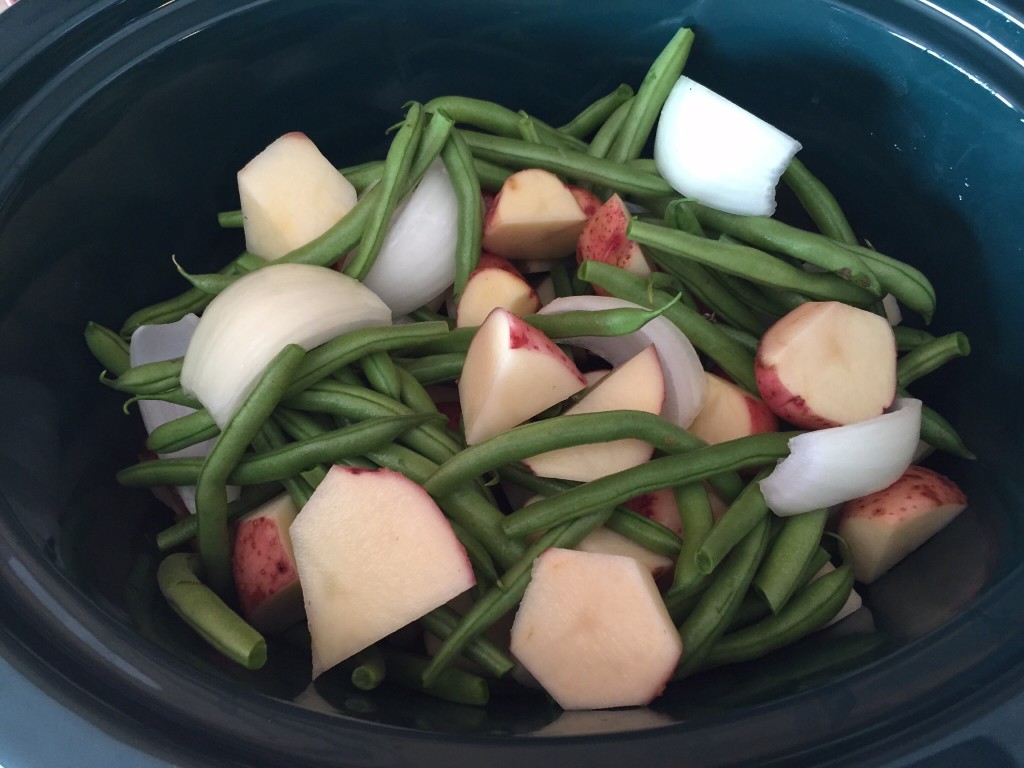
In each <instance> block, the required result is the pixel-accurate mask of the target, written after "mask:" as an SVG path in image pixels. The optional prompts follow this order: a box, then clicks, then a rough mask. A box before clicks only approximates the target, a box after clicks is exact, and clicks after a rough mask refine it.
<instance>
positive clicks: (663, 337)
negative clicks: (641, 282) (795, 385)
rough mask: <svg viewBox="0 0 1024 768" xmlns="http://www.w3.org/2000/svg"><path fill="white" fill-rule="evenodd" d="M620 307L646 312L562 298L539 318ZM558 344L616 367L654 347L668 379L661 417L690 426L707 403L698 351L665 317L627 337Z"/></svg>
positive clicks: (604, 299)
mask: <svg viewBox="0 0 1024 768" xmlns="http://www.w3.org/2000/svg"><path fill="white" fill-rule="evenodd" d="M621 307H634V308H636V309H645V308H644V307H641V306H639V305H638V304H633V303H632V302H629V301H623V300H622V299H614V298H612V297H610V296H563V297H562V298H558V299H555V300H554V301H552V302H551V303H550V304H548V305H547V306H545V307H544V308H543V309H541V310H540V312H538V314H541V315H552V314H557V313H559V312H571V311H577V310H583V311H598V310H603V309H618V308H621ZM558 343H559V344H563V343H564V344H570V345H572V346H575V347H582V348H583V349H586V350H589V351H591V352H593V353H594V354H596V355H600V356H601V357H603V358H604V359H605V360H607V361H608V362H609V363H611V364H612V365H613V366H614V365H619V364H620V363H624V362H626V361H627V360H629V359H631V358H632V357H634V356H636V355H637V354H638V353H639V352H640V351H641V350H642V349H644V348H645V347H648V346H650V345H651V344H653V345H654V348H655V349H656V350H657V351H658V358H659V359H660V360H661V367H662V371H663V373H664V375H665V405H664V406H663V407H662V409H661V415H662V416H663V417H665V418H666V419H668V420H669V421H671V422H672V423H673V424H678V425H679V426H680V427H683V428H686V427H688V426H690V424H691V422H692V421H693V420H694V419H695V418H696V417H697V413H698V411H700V409H701V408H703V407H704V401H705V400H707V396H708V382H707V377H706V376H705V375H704V368H703V366H702V365H701V362H700V357H699V356H698V355H697V350H695V349H694V348H693V344H691V343H690V340H689V339H688V338H686V335H685V334H684V333H683V332H682V331H680V330H679V328H677V327H676V326H675V325H674V324H673V323H672V321H671V320H668V319H667V318H665V317H656V318H654V319H653V320H651V321H650V322H649V323H647V325H645V326H644V327H643V328H641V329H640V330H639V331H634V332H633V333H629V334H626V335H624V336H579V337H575V338H571V339H559V340H558Z"/></svg>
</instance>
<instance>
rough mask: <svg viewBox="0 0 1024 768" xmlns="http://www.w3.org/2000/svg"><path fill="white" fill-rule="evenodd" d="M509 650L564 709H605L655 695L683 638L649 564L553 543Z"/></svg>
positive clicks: (538, 565)
mask: <svg viewBox="0 0 1024 768" xmlns="http://www.w3.org/2000/svg"><path fill="white" fill-rule="evenodd" d="M511 651H512V653H513V655H514V656H515V657H516V658H517V659H519V661H520V662H522V664H523V666H524V667H525V668H526V669H527V671H529V672H530V673H531V674H532V675H533V676H534V677H535V678H536V679H537V681H538V682H539V683H540V684H541V685H542V686H543V687H544V689H545V690H546V691H547V692H548V693H549V694H550V695H551V696H552V697H553V698H554V699H555V701H556V702H558V704H559V705H560V706H561V707H562V708H563V709H566V710H576V709H604V708H608V707H629V706H643V705H645V704H648V703H650V702H651V701H652V700H653V699H654V698H655V697H657V696H658V695H659V694H660V693H661V692H662V691H663V690H664V688H665V685H666V684H667V683H668V682H669V680H671V678H672V673H673V672H674V671H675V668H676V665H677V664H678V662H679V657H680V656H681V655H682V652H683V644H682V641H681V640H680V637H679V632H678V630H677V629H676V627H675V625H674V624H673V623H672V619H671V617H670V616H669V615H668V611H667V610H666V609H665V604H664V603H663V602H662V599H661V596H660V595H659V594H658V589H657V587H656V586H655V583H654V579H653V577H652V576H651V573H650V571H649V570H648V569H647V568H645V567H644V566H642V565H640V564H639V563H638V562H637V561H636V560H634V559H633V558H631V557H623V556H621V555H605V554H593V553H590V552H578V551H574V550H569V549H558V548H552V549H548V550H547V551H545V552H544V553H543V554H542V555H541V556H540V557H538V558H537V560H536V561H534V565H533V574H532V579H531V581H530V584H529V586H528V587H527V588H526V593H525V594H524V595H523V600H522V602H521V603H520V606H519V611H518V612H517V613H516V618H515V622H514V623H513V624H512V642H511Z"/></svg>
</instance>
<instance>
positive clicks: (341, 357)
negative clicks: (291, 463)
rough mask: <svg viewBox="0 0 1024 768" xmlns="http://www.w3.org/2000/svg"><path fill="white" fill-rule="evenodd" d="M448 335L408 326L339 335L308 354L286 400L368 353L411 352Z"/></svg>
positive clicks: (433, 326) (441, 329)
mask: <svg viewBox="0 0 1024 768" xmlns="http://www.w3.org/2000/svg"><path fill="white" fill-rule="evenodd" d="M447 333H448V326H447V325H445V324H444V323H440V322H438V323H408V324H405V325H389V326H384V327H381V328H360V329H358V330H355V331H349V332H347V333H343V334H341V335H340V336H336V337H334V338H333V339H331V340H330V341H327V342H324V343H323V344H321V345H320V346H319V347H316V348H315V349H312V350H310V352H309V353H308V354H307V355H306V359H305V360H304V361H303V363H302V365H301V366H299V370H298V371H296V373H295V379H294V380H293V381H292V385H291V386H290V387H289V388H288V394H287V395H286V397H293V396H295V395H297V394H298V393H299V392H301V391H303V390H304V389H308V388H309V387H311V386H312V385H313V384H315V383H316V382H318V381H322V380H323V379H325V378H327V377H328V376H330V375H331V374H333V373H334V372H335V371H338V370H340V369H342V368H344V367H345V366H346V365H348V364H349V363H352V362H355V361H356V360H359V359H360V358H362V357H363V355H367V354H370V353H371V352H391V351H394V350H399V349H412V348H415V347H418V346H420V345H422V344H424V343H426V342H428V341H432V340H436V339H437V338H439V337H443V336H444V335H445V334H447Z"/></svg>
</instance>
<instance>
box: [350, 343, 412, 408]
mask: <svg viewBox="0 0 1024 768" xmlns="http://www.w3.org/2000/svg"><path fill="white" fill-rule="evenodd" d="M359 365H360V367H361V368H362V369H363V374H364V375H365V376H366V380H367V381H368V382H370V386H371V387H373V388H374V389H375V390H377V391H378V392H380V393H381V394H382V395H387V396H388V397H391V398H394V399H395V400H398V399H399V398H401V396H402V380H401V379H400V378H399V376H398V368H397V367H396V366H395V363H394V361H393V360H392V359H391V356H390V355H389V354H388V353H387V352H370V353H369V354H368V355H364V356H363V357H362V358H360V360H359Z"/></svg>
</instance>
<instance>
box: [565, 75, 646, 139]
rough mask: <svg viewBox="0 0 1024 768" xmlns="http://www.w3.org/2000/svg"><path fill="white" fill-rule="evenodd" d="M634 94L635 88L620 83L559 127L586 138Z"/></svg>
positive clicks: (575, 135)
mask: <svg viewBox="0 0 1024 768" xmlns="http://www.w3.org/2000/svg"><path fill="white" fill-rule="evenodd" d="M632 96H633V89H632V88H631V87H630V86H628V85H625V84H623V85H620V86H618V87H617V88H616V89H615V90H614V91H612V92H611V93H609V94H607V95H605V96H602V97H601V98H599V99H598V100H597V101H595V102H593V103H591V104H588V105H587V106H586V107H584V108H583V110H582V111H581V112H580V113H579V114H578V115H576V116H575V117H574V118H573V119H572V120H570V121H569V122H568V123H566V124H565V125H562V126H560V127H559V128H558V130H560V131H561V132H562V133H566V134H568V135H570V136H574V137H576V138H577V139H585V138H586V137H587V136H589V135H590V134H592V133H593V132H594V131H596V130H597V129H598V128H600V127H601V125H602V124H603V123H604V122H605V121H606V120H607V119H608V118H609V117H611V116H612V113H613V112H615V110H616V109H618V108H619V105H620V104H622V103H623V102H625V101H628V100H629V99H630V98H631V97H632Z"/></svg>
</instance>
